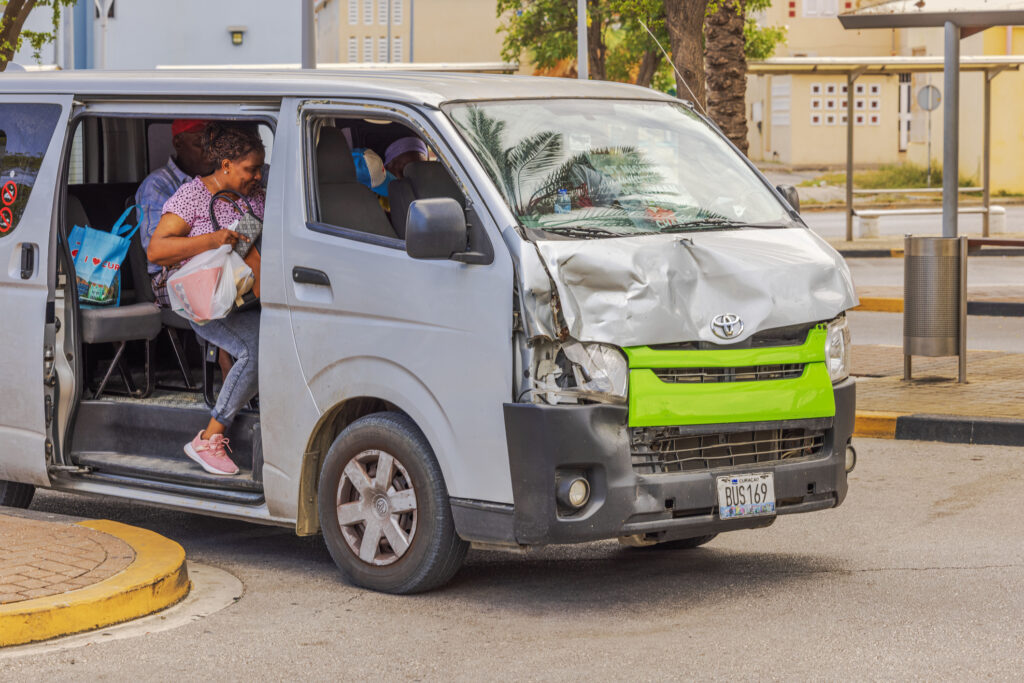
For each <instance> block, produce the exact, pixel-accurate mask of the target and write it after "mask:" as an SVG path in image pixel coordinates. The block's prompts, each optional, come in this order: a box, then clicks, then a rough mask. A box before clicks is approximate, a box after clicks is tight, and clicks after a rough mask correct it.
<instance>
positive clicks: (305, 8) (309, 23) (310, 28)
mask: <svg viewBox="0 0 1024 683" xmlns="http://www.w3.org/2000/svg"><path fill="white" fill-rule="evenodd" d="M302 68H303V69H315V68H316V26H315V24H314V19H313V0H302Z"/></svg>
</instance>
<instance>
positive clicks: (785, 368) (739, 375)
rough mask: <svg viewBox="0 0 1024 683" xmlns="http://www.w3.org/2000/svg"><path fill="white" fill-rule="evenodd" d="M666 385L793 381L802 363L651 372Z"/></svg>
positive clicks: (672, 369)
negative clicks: (771, 380) (775, 380)
mask: <svg viewBox="0 0 1024 683" xmlns="http://www.w3.org/2000/svg"><path fill="white" fill-rule="evenodd" d="M652 372H653V373H654V374H655V375H657V377H658V379H660V380H661V381H662V382H666V383H668V384H714V383H717V382H760V381H763V380H770V379H794V378H796V377H799V376H800V375H802V374H804V364H803V363H782V364H779V365H751V366H748V367H741V368H658V369H656V370H652Z"/></svg>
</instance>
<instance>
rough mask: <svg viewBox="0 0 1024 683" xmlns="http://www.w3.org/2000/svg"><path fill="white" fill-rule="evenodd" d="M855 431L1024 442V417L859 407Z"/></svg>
mask: <svg viewBox="0 0 1024 683" xmlns="http://www.w3.org/2000/svg"><path fill="white" fill-rule="evenodd" d="M853 435H854V436H857V437H862V438H868V439H899V440H909V441H943V442H945V443H965V444H986V445H991V446H1024V420H1013V419H1009V418H996V417H971V416H966V415H928V414H907V413H890V412H875V411H869V410H863V411H861V410H858V411H857V421H856V423H855V425H854V429H853Z"/></svg>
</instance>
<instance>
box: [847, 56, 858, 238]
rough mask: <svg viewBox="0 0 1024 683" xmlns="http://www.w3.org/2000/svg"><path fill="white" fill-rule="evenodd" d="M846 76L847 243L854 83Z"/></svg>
mask: <svg viewBox="0 0 1024 683" xmlns="http://www.w3.org/2000/svg"><path fill="white" fill-rule="evenodd" d="M855 80H857V77H856V76H855V75H854V74H852V73H848V74H846V241H847V242H852V241H853V82H854V81H855Z"/></svg>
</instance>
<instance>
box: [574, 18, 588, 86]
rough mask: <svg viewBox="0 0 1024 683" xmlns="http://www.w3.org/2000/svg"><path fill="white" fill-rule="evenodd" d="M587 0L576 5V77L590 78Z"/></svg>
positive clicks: (581, 78)
mask: <svg viewBox="0 0 1024 683" xmlns="http://www.w3.org/2000/svg"><path fill="white" fill-rule="evenodd" d="M587 52H588V50H587V0H577V3H576V77H577V78H579V79H580V80H583V81H585V80H587V79H588V78H590V63H589V62H588V59H587Z"/></svg>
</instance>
